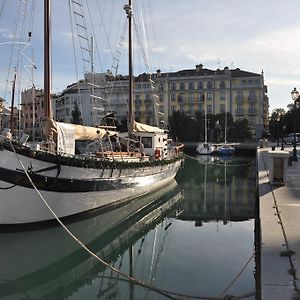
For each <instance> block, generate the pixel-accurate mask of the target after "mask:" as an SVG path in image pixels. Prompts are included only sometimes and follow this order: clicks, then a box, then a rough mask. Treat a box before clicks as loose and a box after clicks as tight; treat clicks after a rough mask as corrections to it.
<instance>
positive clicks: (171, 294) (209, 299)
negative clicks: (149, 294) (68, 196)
mask: <svg viewBox="0 0 300 300" xmlns="http://www.w3.org/2000/svg"><path fill="white" fill-rule="evenodd" d="M9 143H10V146H11V149H12V150H13V152H14V154H15V156H16V158H17V160H18V162H19V164H20V166H21V167H22V169H23V170H24V173H25V174H26V176H27V178H28V180H29V182H30V184H31V185H32V187H33V188H34V190H35V191H36V192H37V194H38V196H39V197H40V199H41V200H42V201H43V203H44V204H45V206H46V207H47V208H48V209H49V211H50V212H51V214H52V215H53V217H54V218H55V219H56V221H57V222H58V223H59V224H60V225H61V227H62V228H63V229H64V230H65V232H66V233H67V234H68V235H69V236H70V237H71V238H72V239H73V240H74V241H75V242H76V243H77V244H78V245H79V246H80V247H82V249H84V250H85V251H86V252H87V253H89V254H90V255H91V256H92V257H94V258H95V259H96V260H97V261H99V262H100V263H101V264H103V265H104V266H106V267H107V268H109V269H110V270H111V271H113V272H115V273H117V274H118V275H121V276H123V277H124V278H125V280H128V281H129V282H131V283H134V284H136V285H139V286H142V287H144V288H146V289H150V290H152V291H154V292H156V293H158V294H161V295H163V296H165V297H167V298H169V299H173V300H179V299H182V298H188V299H200V300H224V299H227V298H228V297H227V296H225V297H222V298H221V297H201V296H193V295H187V294H181V293H175V292H171V291H167V290H164V289H160V288H157V287H154V286H152V285H149V284H147V283H145V282H143V281H141V280H138V279H135V278H133V277H131V276H129V275H128V274H126V273H124V272H122V271H121V270H118V269H117V268H115V267H113V266H112V265H111V264H109V263H108V262H106V261H105V260H103V259H102V258H101V257H99V256H98V255H97V254H96V253H95V252H93V251H92V250H91V249H89V248H88V247H87V246H86V245H85V244H84V243H83V242H82V241H81V240H79V239H78V238H77V237H76V236H75V235H74V234H73V233H72V232H71V231H70V230H69V229H68V228H67V227H66V225H65V224H64V223H63V222H62V221H61V220H60V218H59V217H58V216H57V215H56V213H55V212H54V211H53V210H52V208H51V207H50V205H49V204H48V203H47V201H46V200H45V198H44V197H43V195H42V194H41V193H40V191H39V190H38V189H37V187H36V186H35V184H34V182H33V181H32V179H31V177H30V175H29V173H28V172H27V170H26V168H25V166H24V164H23V162H22V161H21V159H20V158H19V156H18V154H17V152H16V150H15V148H14V146H13V144H12V142H11V140H9ZM250 294H251V295H252V296H253V293H248V294H245V295H244V296H240V297H234V296H230V297H231V298H230V299H244V298H248V297H249V295H250ZM176 297H177V298H176ZM178 297H180V298H178Z"/></svg>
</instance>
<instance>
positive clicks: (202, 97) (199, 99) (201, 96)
mask: <svg viewBox="0 0 300 300" xmlns="http://www.w3.org/2000/svg"><path fill="white" fill-rule="evenodd" d="M198 101H204V94H203V93H199V94H198Z"/></svg>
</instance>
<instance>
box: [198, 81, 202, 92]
mask: <svg viewBox="0 0 300 300" xmlns="http://www.w3.org/2000/svg"><path fill="white" fill-rule="evenodd" d="M198 90H203V82H201V81H200V82H198Z"/></svg>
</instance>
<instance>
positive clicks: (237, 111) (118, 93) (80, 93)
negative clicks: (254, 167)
mask: <svg viewBox="0 0 300 300" xmlns="http://www.w3.org/2000/svg"><path fill="white" fill-rule="evenodd" d="M128 85H129V81H128V76H121V75H119V76H116V77H115V76H112V75H111V74H110V73H109V72H108V73H107V74H86V75H85V79H84V80H80V81H79V82H78V83H75V84H72V85H70V86H68V87H67V89H65V90H64V91H63V92H62V94H61V95H60V96H59V97H58V98H57V101H56V114H55V115H56V120H60V121H65V122H71V119H72V110H73V109H74V104H75V102H77V103H78V106H79V108H80V110H81V113H82V118H83V124H85V125H90V126H95V125H99V124H100V122H101V119H102V117H103V116H104V115H105V114H108V113H114V115H115V116H116V117H117V119H118V120H119V121H120V120H122V119H124V118H127V115H128ZM91 87H92V88H91ZM91 94H92V96H91ZM268 108H269V104H268V96H267V87H266V86H265V84H264V75H263V73H252V72H248V71H243V70H240V69H238V68H236V69H229V68H228V67H225V68H224V69H223V70H220V69H217V70H210V69H206V68H203V65H201V64H199V65H196V67H195V68H194V69H189V70H180V71H177V72H168V73H162V72H160V70H158V71H157V72H156V73H155V74H151V75H149V74H145V73H144V74H140V75H138V76H137V77H135V78H134V93H133V112H134V115H135V119H136V120H137V121H140V122H143V123H146V124H150V125H160V124H162V123H164V124H167V123H168V118H169V116H171V115H172V113H174V112H175V111H180V112H182V113H184V114H185V115H186V116H190V117H195V115H196V112H205V110H206V112H207V113H208V114H218V113H225V112H229V113H230V114H231V115H232V117H233V120H234V121H235V120H238V119H247V120H248V121H249V124H250V126H251V128H252V130H253V133H254V134H255V136H256V138H260V137H261V135H262V134H263V132H264V130H265V128H266V127H267V125H268V114H269V111H268Z"/></svg>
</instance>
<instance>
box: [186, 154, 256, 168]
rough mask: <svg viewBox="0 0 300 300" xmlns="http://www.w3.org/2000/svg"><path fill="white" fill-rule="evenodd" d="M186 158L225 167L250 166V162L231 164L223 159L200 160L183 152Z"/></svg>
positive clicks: (203, 163) (202, 163)
mask: <svg viewBox="0 0 300 300" xmlns="http://www.w3.org/2000/svg"><path fill="white" fill-rule="evenodd" d="M184 155H185V156H186V157H187V158H189V159H192V160H195V161H197V162H198V163H199V164H201V165H215V166H225V164H226V166H227V167H244V166H250V165H251V162H246V163H244V164H232V163H230V161H224V162H220V161H219V162H213V161H201V160H199V159H197V158H196V157H194V156H191V155H188V154H186V153H185V154H184Z"/></svg>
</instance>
